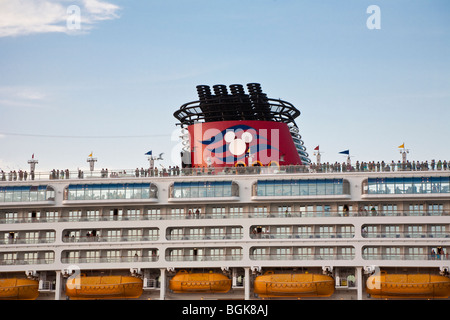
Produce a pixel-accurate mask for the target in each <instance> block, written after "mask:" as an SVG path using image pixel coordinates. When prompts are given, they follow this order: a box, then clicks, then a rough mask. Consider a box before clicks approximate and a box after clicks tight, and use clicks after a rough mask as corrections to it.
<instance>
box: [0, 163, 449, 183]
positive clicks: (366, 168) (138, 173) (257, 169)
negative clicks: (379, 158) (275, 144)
mask: <svg viewBox="0 0 450 320" xmlns="http://www.w3.org/2000/svg"><path fill="white" fill-rule="evenodd" d="M413 163H414V162H406V163H400V162H398V163H394V162H391V163H381V164H380V163H379V162H378V163H376V164H375V163H374V162H361V163H359V162H356V163H352V164H347V163H337V162H336V163H334V164H330V163H320V164H315V163H312V164H307V165H287V166H278V165H271V166H243V167H233V166H231V167H230V166H228V167H195V168H180V167H178V166H168V167H163V166H161V167H160V168H145V169H144V168H135V169H114V170H108V169H101V170H93V171H83V170H76V171H70V170H68V169H65V170H51V171H46V172H34V173H33V174H30V173H27V174H26V175H24V174H23V173H24V172H26V171H22V170H18V171H16V170H14V171H9V172H4V171H0V182H3V181H4V182H8V181H11V182H13V181H32V180H82V179H106V178H114V179H121V178H128V179H129V178H156V177H174V176H211V175H264V174H293V173H311V174H314V173H350V172H367V173H370V172H383V173H389V172H410V171H416V172H427V171H438V172H439V171H449V170H450V162H449V163H447V162H436V163H434V164H433V161H430V162H428V161H425V162H421V163H417V164H414V165H413Z"/></svg>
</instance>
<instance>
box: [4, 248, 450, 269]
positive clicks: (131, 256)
mask: <svg viewBox="0 0 450 320" xmlns="http://www.w3.org/2000/svg"><path fill="white" fill-rule="evenodd" d="M449 250H450V247H442V246H365V247H363V248H362V253H361V256H362V258H363V259H364V260H400V261H402V260H421V261H432V260H449V255H448V252H449ZM0 257H1V259H0V265H34V264H52V263H54V262H55V261H56V257H55V253H54V252H53V251H27V252H0ZM248 257H249V258H250V260H255V261H266V260H267V261H273V260H279V261H282V260H287V261H290V260H302V261H305V260H353V259H355V257H356V252H355V248H354V247H353V246H273V247H270V246H257V247H251V248H250V249H249V252H248ZM243 258H244V249H243V248H242V247H198V248H197V247H195V248H193V247H182V248H167V249H166V250H165V256H164V259H165V261H166V262H180V261H185V262H196V261H198V262H201V261H240V260H243ZM160 259H161V257H160V254H159V250H158V249H157V248H145V249H117V250H112V249H99V250H65V251H63V252H62V254H61V262H62V263H70V264H79V263H130V262H157V261H159V260H160Z"/></svg>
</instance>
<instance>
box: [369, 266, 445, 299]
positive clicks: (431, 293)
mask: <svg viewBox="0 0 450 320" xmlns="http://www.w3.org/2000/svg"><path fill="white" fill-rule="evenodd" d="M366 291H367V293H368V294H370V295H371V296H372V297H374V298H408V299H411V298H448V297H449V295H450V279H449V278H448V277H445V276H439V275H432V274H387V273H386V272H381V274H379V275H373V276H370V277H369V278H368V279H367V282H366Z"/></svg>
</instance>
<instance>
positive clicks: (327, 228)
mask: <svg viewBox="0 0 450 320" xmlns="http://www.w3.org/2000/svg"><path fill="white" fill-rule="evenodd" d="M361 235H362V236H363V237H364V238H411V239H416V238H417V239H424V238H433V239H436V238H449V237H450V224H439V225H436V224H433V225H425V224H423V225H410V224H408V225H403V224H396V225H372V224H367V225H363V227H362V230H361ZM248 236H249V237H250V238H251V239H349V238H354V237H355V227H354V226H353V225H254V226H251V227H250V228H249V233H248ZM242 238H244V232H243V227H241V226H195V227H194V226H189V227H181V226H179V227H168V228H167V229H166V236H165V240H169V241H170V240H232V239H234V240H238V239H242ZM158 240H160V229H159V228H156V227H151V228H101V229H92V228H90V229H65V230H63V231H62V241H63V242H64V243H85V242H130V241H158ZM54 242H56V230H51V229H49V230H8V231H0V245H10V244H48V243H54Z"/></svg>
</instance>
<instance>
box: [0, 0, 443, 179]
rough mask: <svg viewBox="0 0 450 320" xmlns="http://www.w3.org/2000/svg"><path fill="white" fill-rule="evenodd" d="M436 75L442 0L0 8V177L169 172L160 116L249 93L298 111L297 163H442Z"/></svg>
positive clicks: (170, 122)
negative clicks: (222, 94)
mask: <svg viewBox="0 0 450 320" xmlns="http://www.w3.org/2000/svg"><path fill="white" fill-rule="evenodd" d="M70 5H76V6H77V7H79V8H80V28H79V29H76V30H68V29H67V18H68V16H67V8H68V7H69V6H70ZM370 5H377V6H378V7H379V8H380V13H381V16H380V19H381V20H380V21H381V29H378V30H377V29H375V30H370V29H368V28H367V25H366V21H367V19H368V18H369V17H370V16H371V14H369V13H367V12H366V10H367V8H368V7H369V6H370ZM69 18H70V17H69ZM449 75H450V2H448V1H446V0H442V1H439V0H432V1H400V0H399V1H377V0H372V1H364V0H348V1H332V0H329V1H327V0H325V1H313V0H308V1H306V0H305V1H300V0H239V1H236V0H227V1H225V0H190V1H182V0H176V1H175V0H164V1H137V0H127V1H125V0H104V1H100V0H73V1H68V0H60V1H56V0H54V1H50V0H27V1H20V2H19V1H14V0H10V1H7V0H0V168H1V169H3V170H5V171H6V170H12V169H16V170H18V169H28V164H27V160H28V159H30V157H31V155H32V154H33V153H34V154H35V156H36V158H37V159H38V160H39V164H38V166H37V171H45V170H51V169H53V168H56V169H66V168H68V169H70V170H76V169H77V168H84V169H87V168H88V164H87V163H86V159H87V156H88V155H89V154H90V153H91V152H93V153H94V156H95V157H96V158H97V159H98V162H97V164H96V168H99V169H100V168H102V167H105V168H110V169H119V168H124V169H125V168H130V169H131V168H135V167H145V166H147V165H148V161H147V157H146V156H145V155H144V153H146V152H147V151H149V150H153V153H154V154H158V153H161V152H164V158H165V160H164V161H162V162H160V163H161V164H164V165H166V166H168V165H179V164H180V162H179V159H178V157H177V155H178V150H179V140H178V139H177V131H176V129H177V127H176V126H175V123H176V119H175V118H174V117H173V112H174V111H176V110H177V109H178V108H179V106H180V105H182V104H183V103H186V102H189V101H193V100H196V99H197V93H196V89H195V86H196V85H198V84H207V85H211V86H212V85H214V84H226V85H230V84H234V83H241V84H244V85H245V84H246V83H249V82H258V83H260V84H261V85H262V88H263V90H264V92H265V93H266V94H267V95H268V96H269V97H272V98H281V99H284V100H286V101H289V102H291V103H293V104H294V105H295V106H296V107H297V108H298V109H299V110H300V111H301V113H302V114H301V116H300V117H299V118H297V120H296V122H297V125H298V126H299V128H300V133H301V134H302V136H303V140H304V142H305V145H306V147H307V151H308V152H309V154H310V156H311V158H312V160H313V161H314V160H315V158H314V157H313V155H312V154H313V149H314V148H315V147H316V146H317V145H320V149H321V151H322V152H323V153H322V160H323V161H329V162H335V161H341V162H342V161H345V156H343V155H340V154H339V152H340V151H343V150H346V149H349V150H350V154H351V156H352V161H356V160H360V161H371V160H375V161H381V160H385V161H389V162H390V161H391V160H394V161H398V160H400V159H401V157H400V154H399V149H398V148H397V147H398V146H399V145H401V144H402V143H405V146H406V147H407V148H408V149H410V154H409V156H408V158H409V159H410V160H420V161H424V160H431V159H436V160H438V159H441V160H444V159H447V160H450V148H449V147H448V146H449V143H448V139H449V137H450V126H449V125H448V122H449V119H450V76H449Z"/></svg>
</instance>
